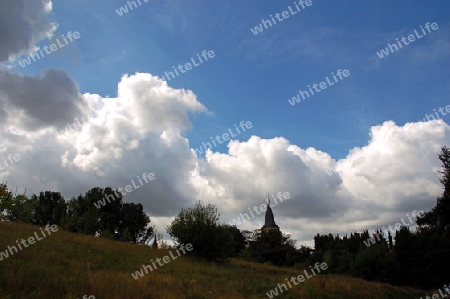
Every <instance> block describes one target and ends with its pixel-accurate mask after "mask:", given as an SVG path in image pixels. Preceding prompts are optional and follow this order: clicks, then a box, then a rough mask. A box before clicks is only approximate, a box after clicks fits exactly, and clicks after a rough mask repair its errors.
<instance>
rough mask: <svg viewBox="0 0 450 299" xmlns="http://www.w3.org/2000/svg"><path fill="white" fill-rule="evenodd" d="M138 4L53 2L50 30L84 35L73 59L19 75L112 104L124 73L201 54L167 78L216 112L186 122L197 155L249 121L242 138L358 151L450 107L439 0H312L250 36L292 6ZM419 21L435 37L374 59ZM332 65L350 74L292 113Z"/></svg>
mask: <svg viewBox="0 0 450 299" xmlns="http://www.w3.org/2000/svg"><path fill="white" fill-rule="evenodd" d="M136 3H137V2H136ZM137 4H138V3H137ZM141 4H142V5H139V7H138V8H134V9H133V10H130V11H129V12H128V13H125V14H124V15H122V16H119V15H118V14H117V13H116V11H115V10H116V9H119V8H120V7H122V6H126V5H127V2H126V1H121V0H117V1H106V0H99V1H95V2H94V1H54V8H53V13H52V18H53V19H55V20H57V22H58V24H59V28H58V30H57V33H56V34H58V33H59V34H65V33H66V32H68V31H79V32H80V35H81V39H79V40H78V41H77V42H76V45H74V47H75V48H74V49H73V50H72V51H71V53H68V54H67V55H61V56H60V57H50V56H49V57H47V58H46V59H43V60H41V61H39V62H38V63H35V64H33V65H32V66H30V67H29V68H28V69H27V70H26V71H24V73H27V72H29V73H34V74H37V73H38V72H40V71H41V70H43V69H44V68H46V67H49V66H51V67H56V68H57V67H63V68H65V69H66V70H67V72H68V73H69V74H70V76H71V77H73V78H74V79H75V80H76V81H77V83H78V84H79V86H80V91H81V92H90V93H98V94H100V95H103V96H106V95H109V96H111V97H113V96H115V95H117V82H118V80H120V78H121V76H122V75H123V74H125V73H127V74H133V73H135V72H147V73H151V74H154V75H157V76H162V75H164V72H165V71H172V66H177V65H178V64H185V63H186V62H189V61H190V59H191V58H192V57H194V58H195V57H196V54H197V53H201V51H203V50H207V51H208V50H213V51H214V53H215V54H216V55H215V57H214V58H213V59H211V60H209V61H208V62H206V63H204V64H202V65H200V66H199V67H196V68H193V69H192V70H190V71H188V72H186V73H185V74H182V75H180V76H178V77H176V78H175V79H172V80H170V85H171V86H173V87H176V88H185V89H190V90H193V91H195V93H196V94H197V95H198V97H199V99H200V100H201V102H202V103H203V104H204V105H205V106H206V107H207V108H208V109H209V110H211V111H213V112H214V117H208V116H205V115H201V116H193V117H192V124H193V128H192V130H191V131H189V132H186V136H187V137H188V138H189V140H190V141H191V142H192V146H193V147H194V148H195V147H199V146H201V144H202V142H204V141H208V140H209V139H210V137H211V136H215V135H216V134H222V133H223V132H226V131H227V130H228V128H232V127H233V125H234V124H235V123H237V122H240V121H242V120H245V121H247V120H248V121H251V122H252V123H253V124H254V126H253V128H252V129H251V130H249V131H248V134H242V135H240V136H239V139H241V140H243V139H244V140H245V139H248V138H249V137H250V135H251V134H255V135H258V136H261V137H264V138H273V137H277V136H284V137H285V138H287V139H288V140H289V141H291V142H292V143H295V144H297V145H299V146H302V147H310V146H312V147H315V148H317V149H320V150H323V151H326V152H328V153H330V155H331V156H332V157H333V158H335V159H340V158H344V157H345V156H346V155H347V154H348V152H349V150H350V149H351V148H353V147H354V146H362V145H364V144H366V143H367V141H368V139H369V136H368V132H369V130H370V127H371V126H373V125H377V124H381V123H383V122H384V121H386V120H393V121H395V122H396V124H398V125H403V124H405V123H406V122H415V121H418V120H419V119H423V117H424V116H425V114H426V113H432V112H433V109H437V108H438V107H440V106H442V105H447V104H449V101H448V94H449V85H448V78H446V76H445V74H448V67H449V54H448V53H449V52H448V50H449V47H448V33H449V19H448V15H449V12H450V5H449V3H448V2H446V1H436V2H433V4H432V5H430V4H429V3H428V2H425V1H414V2H410V1H395V2H392V3H389V4H388V5H387V4H386V3H383V2H382V1H339V2H332V1H313V2H312V5H311V6H309V7H306V9H304V10H302V11H301V12H300V13H297V14H296V15H293V16H291V17H290V18H288V19H286V20H283V21H282V22H277V24H276V25H274V26H273V27H272V28H270V29H267V30H264V31H263V32H262V33H260V34H258V35H254V34H253V33H252V32H251V31H250V28H254V27H255V26H257V25H259V24H260V23H261V20H262V19H266V20H267V19H269V15H270V14H272V15H274V14H275V13H277V12H278V13H281V12H282V11H284V10H288V6H291V7H292V8H293V9H295V8H294V3H293V1H276V2H274V1H245V2H242V3H239V4H238V3H237V2H236V3H230V2H226V1H225V2H224V1H222V2H210V1H149V2H147V3H144V2H143V0H142V1H141ZM426 22H436V23H438V25H439V29H438V30H436V31H432V32H431V33H430V34H429V35H427V36H425V37H424V38H422V39H420V40H417V41H415V42H414V43H411V44H410V45H408V46H405V47H404V48H403V49H401V50H399V51H398V52H395V53H393V54H392V55H390V56H389V57H385V58H383V59H380V58H379V57H378V56H377V55H376V52H377V51H380V49H382V48H385V47H386V46H387V43H393V42H395V38H401V37H402V35H403V36H404V35H408V34H411V33H413V31H414V30H418V29H420V28H419V26H420V25H422V26H423V25H424V24H425V23H426ZM45 43H46V41H43V42H42V44H45ZM47 43H48V42H47ZM55 54H56V53H53V54H52V55H55ZM338 69H348V70H349V71H350V73H351V75H350V77H348V78H346V79H345V80H344V81H343V82H340V83H339V84H336V85H335V86H332V87H330V88H328V89H327V90H324V91H323V92H321V93H319V94H316V95H314V97H312V98H310V99H308V100H307V101H305V102H302V103H300V104H298V105H296V106H293V107H292V106H291V105H289V103H288V102H287V99H290V98H292V97H293V96H295V95H296V94H297V93H298V90H299V89H302V90H303V89H306V87H307V85H308V84H313V83H320V82H321V81H324V78H325V77H326V76H330V75H331V72H336V71H337V70H338ZM444 120H445V121H447V122H448V118H447V119H445V117H444ZM217 150H218V151H220V152H226V151H227V148H226V147H225V146H220V147H218V148H217Z"/></svg>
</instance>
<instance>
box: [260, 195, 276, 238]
mask: <svg viewBox="0 0 450 299" xmlns="http://www.w3.org/2000/svg"><path fill="white" fill-rule="evenodd" d="M274 229H276V230H279V229H280V228H279V227H278V225H277V224H276V223H275V217H274V216H273V212H272V208H271V207H270V197H269V193H267V209H266V216H265V219H264V225H263V227H261V230H263V231H269V230H274Z"/></svg>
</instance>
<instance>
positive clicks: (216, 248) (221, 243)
mask: <svg viewBox="0 0 450 299" xmlns="http://www.w3.org/2000/svg"><path fill="white" fill-rule="evenodd" d="M219 220H220V215H219V213H218V211H217V208H216V207H215V206H213V205H211V204H208V205H202V204H201V203H200V202H198V203H196V204H195V206H194V207H193V208H187V209H182V210H181V212H180V213H179V214H178V215H177V216H176V217H175V219H174V220H173V221H172V223H171V224H170V225H169V226H168V227H167V233H168V234H169V235H170V236H171V237H172V238H173V239H175V240H176V242H177V243H179V244H188V243H190V244H192V246H193V250H192V252H191V253H192V254H193V255H194V256H196V257H197V258H204V259H207V260H216V261H219V260H224V259H227V258H229V257H233V256H236V255H237V253H238V252H240V250H241V249H242V245H243V237H242V234H240V232H239V231H238V230H237V229H235V228H233V227H231V226H229V225H220V223H219Z"/></svg>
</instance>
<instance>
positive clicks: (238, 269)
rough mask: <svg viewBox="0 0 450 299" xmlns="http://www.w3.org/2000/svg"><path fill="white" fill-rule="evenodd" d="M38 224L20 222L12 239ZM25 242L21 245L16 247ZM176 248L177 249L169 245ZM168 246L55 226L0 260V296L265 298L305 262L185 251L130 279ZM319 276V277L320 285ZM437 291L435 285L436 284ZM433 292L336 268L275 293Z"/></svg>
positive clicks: (0, 231) (3, 238) (10, 228)
mask: <svg viewBox="0 0 450 299" xmlns="http://www.w3.org/2000/svg"><path fill="white" fill-rule="evenodd" d="M35 232H37V233H40V230H39V227H37V226H32V225H26V224H20V225H19V228H18V239H19V240H21V239H22V238H23V239H28V238H29V237H31V236H33V235H34V233H35ZM15 234H16V224H13V223H8V222H0V251H3V252H4V251H5V250H6V249H7V247H8V246H11V245H16V242H15ZM22 247H23V246H22ZM172 253H173V254H174V255H175V251H174V250H172ZM166 255H169V250H163V249H159V250H157V249H151V248H148V247H145V246H139V245H133V244H126V243H122V242H115V241H111V240H107V239H102V238H95V237H91V236H86V235H79V234H73V233H69V232H66V231H63V230H61V229H59V230H58V231H57V232H55V233H52V234H51V235H50V236H47V237H45V238H43V239H42V240H40V241H37V242H36V243H35V244H33V245H29V247H28V248H22V250H20V251H19V252H18V253H14V254H13V255H10V256H9V257H7V258H5V257H4V256H3V260H2V261H0V298H1V299H16V298H17V299H18V298H20V299H27V298H36V299H51V298H55V299H56V298H58V299H75V298H80V299H81V298H83V296H86V295H87V296H86V297H85V298H89V296H91V297H90V298H94V297H92V296H95V298H96V299H103V298H105V299H114V298H134V299H138V298H142V299H153V298H155V299H156V298H158V299H159V298H168V299H169V298H174V299H175V298H177V299H178V298H189V299H203V298H215V299H219V298H227V299H229V298H236V299H239V298H246V299H247V298H268V297H267V295H266V292H268V291H269V290H271V289H274V288H275V287H276V286H277V284H278V283H286V280H285V279H286V278H290V277H291V276H298V275H299V274H302V273H303V269H304V268H301V267H300V268H297V269H287V268H277V267H273V266H269V265H260V264H254V263H249V262H245V261H241V260H231V261H230V263H226V264H219V265H217V264H214V263H206V262H200V261H197V260H194V259H191V258H188V257H186V256H184V255H181V257H179V258H177V259H175V260H172V261H170V262H169V263H167V264H165V265H164V266H161V267H160V266H158V267H157V269H155V270H154V271H153V272H149V274H144V276H143V277H141V278H139V279H137V280H135V279H134V278H133V277H132V276H131V274H132V273H135V271H137V270H139V269H140V268H141V267H142V266H143V265H144V264H145V265H148V264H150V260H151V259H153V260H155V258H157V257H161V258H162V257H163V256H166ZM319 280H322V281H324V282H325V283H324V284H323V283H322V284H321V283H320V281H319ZM434 292H435V291H434ZM432 293H433V291H428V292H424V291H419V290H416V289H413V288H398V287H393V286H390V285H386V284H382V283H373V282H367V281H364V280H361V279H355V278H349V277H344V276H335V275H317V276H314V277H312V278H310V279H308V280H306V281H305V282H302V283H300V284H299V285H297V286H294V285H292V288H291V289H289V290H287V291H284V292H283V293H282V294H281V295H279V296H277V297H276V298H330V299H331V298H345V299H351V298H355V299H356V298H358V299H360V298H392V299H401V298H417V299H418V298H420V296H423V297H425V296H426V295H430V294H432Z"/></svg>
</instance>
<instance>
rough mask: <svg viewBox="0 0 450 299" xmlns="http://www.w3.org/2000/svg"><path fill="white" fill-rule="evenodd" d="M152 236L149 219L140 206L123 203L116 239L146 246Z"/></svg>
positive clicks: (152, 231)
mask: <svg viewBox="0 0 450 299" xmlns="http://www.w3.org/2000/svg"><path fill="white" fill-rule="evenodd" d="M153 236H154V227H153V226H151V225H150V217H148V215H147V214H146V213H145V212H144V207H143V206H142V204H140V203H139V204H135V203H124V204H123V205H122V209H121V212H120V221H119V228H118V239H119V240H121V241H127V242H131V243H141V244H146V243H147V242H148V241H150V239H151V238H152V237H153Z"/></svg>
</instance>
